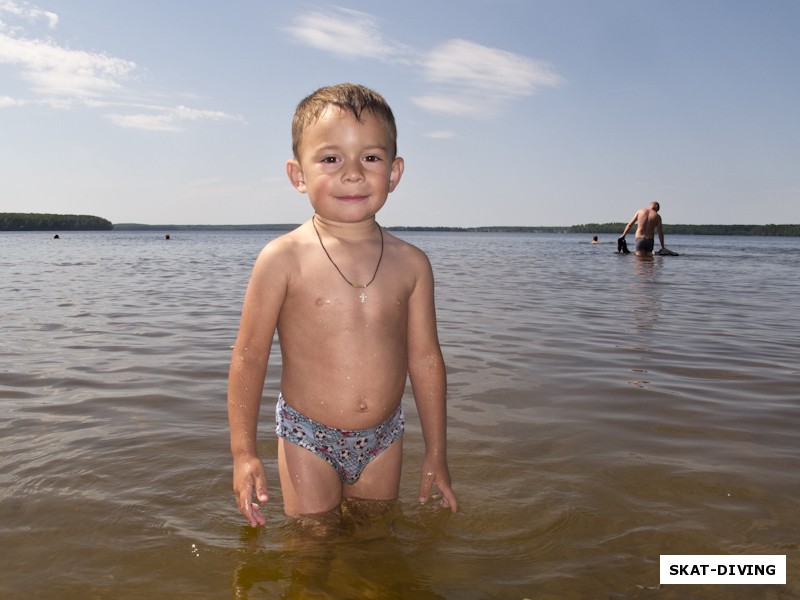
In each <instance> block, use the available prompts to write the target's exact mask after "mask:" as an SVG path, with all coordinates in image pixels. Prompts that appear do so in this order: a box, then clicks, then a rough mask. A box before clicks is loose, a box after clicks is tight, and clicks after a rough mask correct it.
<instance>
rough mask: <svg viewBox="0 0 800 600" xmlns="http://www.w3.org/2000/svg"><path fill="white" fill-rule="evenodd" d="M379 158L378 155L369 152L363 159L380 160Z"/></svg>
mask: <svg viewBox="0 0 800 600" xmlns="http://www.w3.org/2000/svg"><path fill="white" fill-rule="evenodd" d="M380 159H381V157H380V156H375V155H374V154H370V155H369V156H365V157H364V160H365V161H366V162H378V161H380Z"/></svg>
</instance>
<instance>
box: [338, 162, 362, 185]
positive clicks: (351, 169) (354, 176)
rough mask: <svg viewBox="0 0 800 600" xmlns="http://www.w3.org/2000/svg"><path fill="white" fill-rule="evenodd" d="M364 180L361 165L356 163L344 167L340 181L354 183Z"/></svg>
mask: <svg viewBox="0 0 800 600" xmlns="http://www.w3.org/2000/svg"><path fill="white" fill-rule="evenodd" d="M363 179H364V171H363V170H362V169H361V164H360V163H358V162H355V161H354V162H351V163H348V164H347V165H346V166H345V170H344V174H343V175H342V181H345V182H348V183H354V182H357V181H362V180H363Z"/></svg>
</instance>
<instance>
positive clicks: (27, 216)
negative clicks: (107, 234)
mask: <svg viewBox="0 0 800 600" xmlns="http://www.w3.org/2000/svg"><path fill="white" fill-rule="evenodd" d="M113 227H114V226H113V224H112V223H111V221H107V220H106V219H101V218H100V217H93V216H91V215H54V214H47V213H0V231H109V230H111V229H113Z"/></svg>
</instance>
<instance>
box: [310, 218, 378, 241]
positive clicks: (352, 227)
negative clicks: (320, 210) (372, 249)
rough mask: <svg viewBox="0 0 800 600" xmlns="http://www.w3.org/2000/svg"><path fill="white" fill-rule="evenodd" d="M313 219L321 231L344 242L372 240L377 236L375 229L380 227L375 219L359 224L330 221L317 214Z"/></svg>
mask: <svg viewBox="0 0 800 600" xmlns="http://www.w3.org/2000/svg"><path fill="white" fill-rule="evenodd" d="M311 218H312V219H313V221H314V225H315V226H316V228H317V229H318V230H319V231H321V232H323V233H326V234H328V235H330V236H332V237H335V238H337V239H339V240H344V241H353V242H356V241H362V240H365V239H371V238H373V237H374V236H375V228H376V227H378V225H377V222H376V221H375V217H371V218H369V219H367V220H365V221H359V222H357V223H341V222H339V221H329V220H326V219H324V218H323V217H320V216H319V215H318V214H316V213H315V214H314V216H313V217H311Z"/></svg>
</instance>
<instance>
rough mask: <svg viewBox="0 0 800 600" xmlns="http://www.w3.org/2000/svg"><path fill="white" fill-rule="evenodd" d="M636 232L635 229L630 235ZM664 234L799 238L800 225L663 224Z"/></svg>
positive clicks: (597, 227) (615, 229)
mask: <svg viewBox="0 0 800 600" xmlns="http://www.w3.org/2000/svg"><path fill="white" fill-rule="evenodd" d="M625 225H626V223H588V224H587V225H573V226H572V227H569V228H568V231H569V232H570V233H616V234H617V235H619V234H620V233H622V230H623V229H625ZM635 232H636V227H635V226H634V227H633V229H631V233H635ZM664 234H665V235H668V234H674V235H760V236H800V225H672V224H664Z"/></svg>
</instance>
